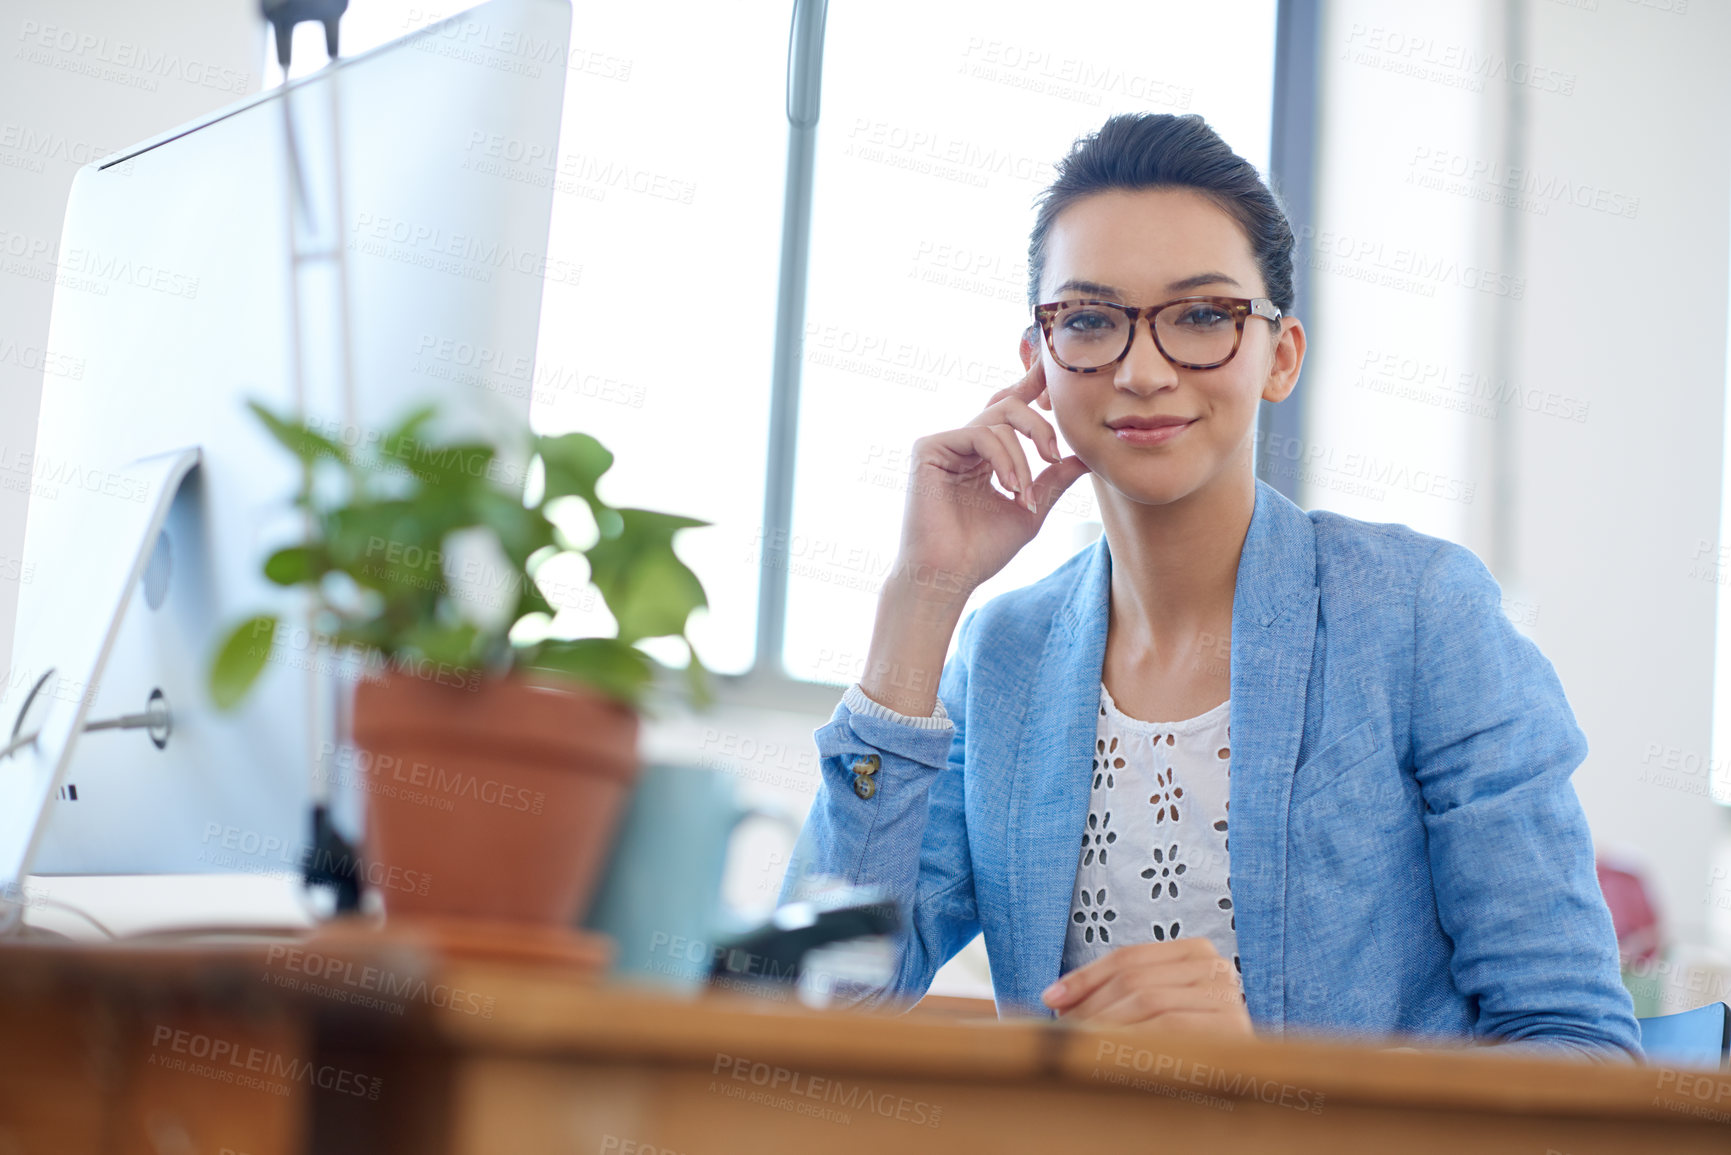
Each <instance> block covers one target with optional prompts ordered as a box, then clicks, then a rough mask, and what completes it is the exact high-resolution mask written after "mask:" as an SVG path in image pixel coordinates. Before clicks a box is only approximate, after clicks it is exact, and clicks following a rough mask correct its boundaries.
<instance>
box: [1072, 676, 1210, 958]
mask: <svg viewBox="0 0 1731 1155" xmlns="http://www.w3.org/2000/svg"><path fill="white" fill-rule="evenodd" d="M1230 710H1231V704H1230V702H1222V703H1221V704H1220V705H1219V706H1216V707H1215V708H1214V709H1212V710H1209V711H1207V712H1206V713H1203V714H1200V715H1197V716H1196V717H1194V718H1189V719H1186V720H1184V721H1180V722H1158V723H1155V722H1144V721H1140V720H1138V719H1136V718H1132V717H1129V716H1128V715H1125V714H1124V713H1122V712H1121V711H1120V710H1119V709H1118V708H1117V705H1116V703H1115V702H1113V700H1112V697H1111V694H1110V693H1109V692H1108V691H1107V689H1106V687H1105V686H1101V687H1100V707H1099V710H1098V712H1097V713H1096V715H1095V722H1096V724H1097V732H1096V735H1095V743H1094V749H1093V750H1092V751H1091V752H1090V753H1091V755H1092V757H1091V760H1090V763H1089V764H1088V767H1087V769H1088V788H1089V791H1090V795H1089V806H1088V811H1087V814H1086V817H1085V818H1084V820H1083V829H1082V830H1081V831H1080V836H1081V842H1080V845H1079V846H1078V859H1077V868H1076V882H1075V887H1074V889H1073V891H1072V898H1071V904H1070V918H1069V920H1068V923H1067V929H1066V933H1065V939H1064V956H1063V963H1062V968H1063V970H1064V971H1070V970H1074V969H1075V968H1076V967H1078V966H1085V965H1087V964H1088V963H1090V962H1092V961H1094V960H1095V959H1097V958H1099V957H1101V956H1102V955H1104V954H1106V953H1108V952H1110V951H1111V950H1113V949H1116V948H1117V947H1119V946H1125V945H1131V944H1133V943H1138V942H1171V941H1172V940H1173V939H1175V938H1197V937H1204V938H1207V939H1209V940H1210V941H1211V942H1212V943H1213V944H1214V947H1215V949H1216V950H1217V951H1218V952H1219V953H1220V955H1221V957H1222V958H1229V959H1231V960H1232V962H1233V965H1234V967H1235V968H1238V971H1239V973H1242V968H1243V963H1242V961H1241V960H1240V959H1239V957H1238V940H1237V929H1238V927H1237V909H1236V904H1235V902H1234V899H1233V895H1232V893H1231V881H1230V877H1229V852H1228V848H1227V820H1228V811H1229V809H1230V805H1231V770H1232V767H1231V760H1232V744H1231V727H1230V724H1229V723H1230V719H1231V715H1230Z"/></svg>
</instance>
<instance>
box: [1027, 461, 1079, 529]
mask: <svg viewBox="0 0 1731 1155" xmlns="http://www.w3.org/2000/svg"><path fill="white" fill-rule="evenodd" d="M1087 472H1089V470H1088V466H1087V465H1086V464H1085V463H1084V462H1083V461H1082V459H1081V458H1080V457H1076V456H1070V457H1065V458H1061V459H1060V460H1059V461H1058V463H1057V464H1056V465H1048V466H1046V468H1044V469H1042V470H1041V471H1040V476H1038V477H1036V478H1034V512H1036V513H1038V514H1039V515H1040V517H1041V518H1044V517H1045V516H1046V515H1047V514H1048V513H1050V512H1052V507H1053V506H1055V505H1057V504H1058V499H1059V498H1060V497H1063V496H1064V491H1065V490H1066V489H1069V488H1070V486H1072V485H1074V484H1075V482H1076V479H1077V478H1078V477H1081V476H1082V475H1083V474H1085V473H1087Z"/></svg>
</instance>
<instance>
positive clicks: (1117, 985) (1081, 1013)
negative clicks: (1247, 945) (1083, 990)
mask: <svg viewBox="0 0 1731 1155" xmlns="http://www.w3.org/2000/svg"><path fill="white" fill-rule="evenodd" d="M1213 976H1214V970H1213V968H1212V967H1211V966H1210V965H1209V963H1208V962H1207V960H1203V959H1184V960H1181V961H1177V962H1159V963H1151V964H1148V965H1145V966H1140V967H1137V968H1135V969H1133V970H1124V971H1120V972H1119V973H1118V974H1116V975H1114V976H1112V978H1110V979H1108V980H1107V981H1106V982H1104V983H1102V984H1100V986H1098V987H1096V988H1095V989H1094V990H1093V991H1091V992H1089V994H1088V995H1087V996H1086V997H1085V998H1083V999H1081V1000H1079V1001H1078V1002H1077V1003H1075V1004H1074V1005H1073V1006H1071V1007H1069V1008H1067V1009H1066V1010H1065V1011H1064V1014H1065V1015H1066V1016H1076V1017H1079V1018H1091V1017H1093V1016H1095V1015H1098V1014H1101V1013H1102V1012H1103V1011H1105V1009H1106V1008H1108V1007H1110V1006H1112V1005H1113V1004H1115V1003H1117V1002H1119V1001H1121V1000H1122V999H1124V998H1125V997H1126V996H1128V995H1130V994H1133V993H1135V992H1136V991H1144V992H1153V991H1201V992H1207V991H1209V990H1210V980H1211V979H1212V978H1213ZM1150 997H1152V996H1150ZM1214 997H1215V998H1216V1000H1217V1001H1218V999H1219V997H1220V996H1218V995H1216V996H1214ZM1234 997H1236V995H1235V996H1234Z"/></svg>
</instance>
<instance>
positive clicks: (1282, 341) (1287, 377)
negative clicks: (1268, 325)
mask: <svg viewBox="0 0 1731 1155" xmlns="http://www.w3.org/2000/svg"><path fill="white" fill-rule="evenodd" d="M1303 367H1304V325H1303V324H1302V323H1301V322H1300V321H1299V319H1298V318H1297V317H1282V318H1281V319H1280V336H1278V337H1276V338H1275V341H1274V356H1273V358H1272V359H1271V360H1270V361H1269V363H1268V380H1267V381H1265V382H1264V383H1263V386H1262V399H1263V400H1264V401H1284V400H1286V399H1287V397H1288V396H1290V395H1291V393H1292V390H1293V388H1294V386H1296V385H1297V384H1298V374H1299V370H1301V369H1302V368H1303Z"/></svg>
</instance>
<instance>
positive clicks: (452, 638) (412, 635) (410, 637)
mask: <svg viewBox="0 0 1731 1155" xmlns="http://www.w3.org/2000/svg"><path fill="white" fill-rule="evenodd" d="M480 634H481V631H480V628H479V627H478V626H476V625H475V624H474V623H473V622H461V623H458V624H456V625H450V626H447V625H435V624H431V623H417V624H416V625H414V626H412V627H410V628H409V629H407V630H405V631H404V632H403V642H404V644H405V645H406V646H408V647H411V648H413V649H416V650H419V651H420V652H421V653H423V654H425V655H426V656H427V657H429V658H431V659H432V660H433V661H435V662H443V663H445V664H446V665H448V666H455V667H458V668H460V669H467V668H470V667H472V666H474V665H476V664H477V663H476V660H475V658H476V649H477V646H476V642H477V640H478V639H479V638H480Z"/></svg>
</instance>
